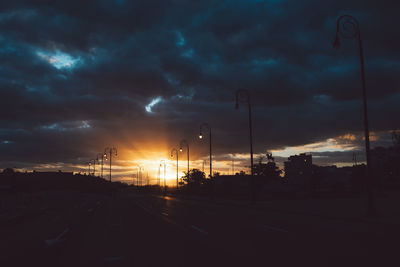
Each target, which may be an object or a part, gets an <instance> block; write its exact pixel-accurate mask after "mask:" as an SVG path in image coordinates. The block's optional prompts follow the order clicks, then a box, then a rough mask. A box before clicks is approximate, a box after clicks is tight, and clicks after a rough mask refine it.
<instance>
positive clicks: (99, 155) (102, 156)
mask: <svg viewBox="0 0 400 267" xmlns="http://www.w3.org/2000/svg"><path fill="white" fill-rule="evenodd" d="M99 157H100V158H101V169H100V177H101V178H103V159H104V154H103V153H98V154H97V156H96V160H97V163H99Z"/></svg>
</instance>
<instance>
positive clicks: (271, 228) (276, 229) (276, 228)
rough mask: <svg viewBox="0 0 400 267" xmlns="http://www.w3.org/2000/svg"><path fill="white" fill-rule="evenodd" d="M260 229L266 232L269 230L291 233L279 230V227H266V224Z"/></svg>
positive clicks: (261, 225)
mask: <svg viewBox="0 0 400 267" xmlns="http://www.w3.org/2000/svg"><path fill="white" fill-rule="evenodd" d="M260 227H261V228H264V230H266V229H268V230H272V231H278V232H284V233H289V231H287V230H285V229H281V228H278V227H273V226H269V225H265V224H260Z"/></svg>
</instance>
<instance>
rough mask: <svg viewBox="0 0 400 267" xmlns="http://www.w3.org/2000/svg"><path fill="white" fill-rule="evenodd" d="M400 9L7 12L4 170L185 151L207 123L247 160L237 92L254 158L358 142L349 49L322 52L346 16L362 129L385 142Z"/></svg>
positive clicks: (285, 3) (94, 4) (344, 5)
mask: <svg viewBox="0 0 400 267" xmlns="http://www.w3.org/2000/svg"><path fill="white" fill-rule="evenodd" d="M399 7H400V6H399V4H398V3H397V2H396V1H381V2H379V3H377V2H376V1H361V0H360V1H357V0H352V1H333V0H332V1H324V3H323V4H322V3H320V2H319V1H289V0H281V1H279V0H270V1H261V0H252V1H249V0H246V1H244V0H243V1H183V0H182V1H181V0H171V1H165V0H164V1H149V0H147V1H123V0H115V1H111V0H110V1H106V0H104V1H80V2H79V4H78V3H76V2H74V1H57V2H55V1H39V0H37V1H15V0H14V1H2V3H1V4H0V60H1V64H0V90H1V92H0V93H1V99H2V104H1V108H0V109H1V111H0V118H1V125H2V126H1V131H0V142H2V143H1V145H0V149H1V150H2V151H7V153H0V161H1V162H3V163H4V164H2V165H5V164H6V163H5V162H7V161H8V162H11V161H12V162H15V161H20V162H70V163H73V162H74V161H78V158H79V157H89V156H92V154H93V153H96V151H99V150H100V151H101V150H102V148H103V147H104V146H107V145H109V144H111V143H113V144H119V145H121V146H123V145H124V142H129V143H132V142H133V143H134V145H133V146H135V147H137V146H140V142H141V141H143V140H146V138H147V139H148V138H150V137H151V138H154V139H158V138H164V139H166V141H167V142H168V143H170V144H171V146H173V145H175V144H176V143H178V141H179V140H180V139H182V138H186V139H188V140H189V141H190V142H192V143H193V142H194V140H195V137H196V136H197V134H198V125H199V124H200V123H201V122H203V121H207V122H209V123H210V125H212V127H213V133H214V136H215V137H214V145H215V152H216V153H217V154H221V155H223V154H227V153H246V152H247V150H248V148H247V146H248V141H247V137H248V135H247V134H248V133H247V120H246V119H247V117H246V116H247V114H246V108H245V104H241V106H240V109H239V111H238V112H235V110H234V93H235V90H236V89H237V88H247V89H248V90H250V91H251V100H252V102H253V104H254V106H253V114H254V121H253V122H254V140H255V150H256V152H265V151H266V150H267V149H278V148H283V147H285V146H298V145H303V144H308V143H312V142H318V141H321V140H325V139H327V138H332V137H338V136H341V135H344V134H346V133H354V134H357V135H359V134H360V133H362V113H361V111H362V106H361V102H360V96H361V89H360V75H359V61H358V60H359V59H358V50H357V46H356V44H355V42H354V41H352V40H343V42H342V44H343V45H342V47H341V48H340V49H339V50H333V49H332V46H331V42H332V40H333V37H334V34H335V30H336V29H335V26H336V25H335V23H336V18H337V17H338V16H339V15H341V14H345V13H351V14H353V15H355V16H357V18H358V19H359V20H360V25H361V31H362V38H363V40H364V46H365V56H366V74H367V88H368V95H369V103H370V117H371V129H372V130H373V131H375V132H379V133H382V134H384V133H385V131H388V130H391V129H394V128H396V127H398V125H399V118H398V116H395V114H398V111H399V110H398V104H397V103H398V101H399V100H400V90H399V82H400V79H399V77H398V72H399V70H400V55H399V53H398V47H399V46H400V36H399V33H398V31H397V30H396V29H395V27H394V25H397V24H398V23H399V22H400V21H399V18H398V16H397V14H396V12H397V10H398V8H399ZM157 97H161V98H160V99H162V100H161V101H160V102H159V103H157V104H155V105H154V106H152V107H151V110H152V112H153V113H148V112H146V110H145V107H146V105H148V104H149V103H151V101H152V100H154V99H156V98H157ZM133 133H135V135H134V136H135V138H134V139H135V140H134V141H132V140H131V139H132V136H133ZM191 136H193V138H191ZM189 137H190V138H189ZM193 146H194V147H193V151H195V149H198V150H199V151H203V150H204V149H203V148H202V146H201V144H199V143H198V142H197V143H194V144H193ZM357 146H362V143H361V144H358V143H357ZM205 154H206V153H205ZM32 155H35V156H34V157H33V156H32ZM335 157H336V158H338V159H339V158H340V157H339V156H338V155H336V154H329V156H327V158H328V159H327V162H328V161H330V162H337V161H336V160H335Z"/></svg>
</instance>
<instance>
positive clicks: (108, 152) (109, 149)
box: [104, 147, 117, 182]
mask: <svg viewBox="0 0 400 267" xmlns="http://www.w3.org/2000/svg"><path fill="white" fill-rule="evenodd" d="M104 154H105V155H106V156H108V155H110V159H109V160H110V182H111V166H112V156H113V155H114V156H117V149H116V148H115V147H106V149H104Z"/></svg>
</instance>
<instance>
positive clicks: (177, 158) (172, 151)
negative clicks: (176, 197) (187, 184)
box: [171, 148, 179, 189]
mask: <svg viewBox="0 0 400 267" xmlns="http://www.w3.org/2000/svg"><path fill="white" fill-rule="evenodd" d="M174 152H175V154H176V188H177V189H178V187H179V182H178V179H179V178H178V171H179V153H178V150H176V149H175V148H173V149H172V150H171V158H173V157H174Z"/></svg>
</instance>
